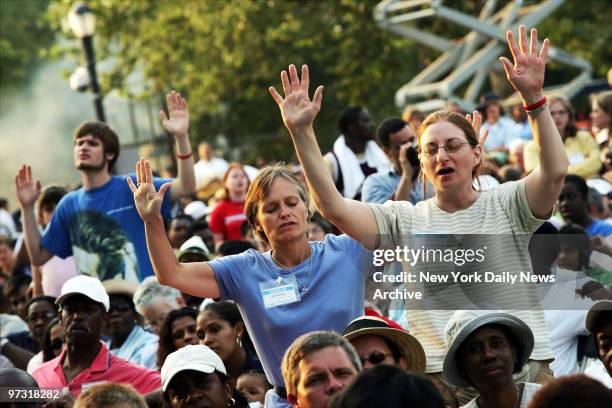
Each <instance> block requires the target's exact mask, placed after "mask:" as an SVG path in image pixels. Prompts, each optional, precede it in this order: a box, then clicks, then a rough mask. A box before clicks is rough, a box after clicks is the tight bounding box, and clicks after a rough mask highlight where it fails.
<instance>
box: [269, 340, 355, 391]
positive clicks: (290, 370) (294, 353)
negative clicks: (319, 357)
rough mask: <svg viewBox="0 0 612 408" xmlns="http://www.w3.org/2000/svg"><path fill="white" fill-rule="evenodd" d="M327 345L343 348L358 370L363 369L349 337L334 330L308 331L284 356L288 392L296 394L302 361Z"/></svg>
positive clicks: (284, 372)
mask: <svg viewBox="0 0 612 408" xmlns="http://www.w3.org/2000/svg"><path fill="white" fill-rule="evenodd" d="M326 347H340V348H342V349H343V350H344V351H345V352H346V354H347V356H348V357H349V359H350V360H351V363H353V367H355V369H356V370H357V371H358V372H359V371H361V369H362V367H361V360H360V359H359V355H358V354H357V351H356V350H355V348H354V347H353V345H352V344H351V343H349V341H348V340H347V339H345V338H344V337H342V336H340V335H339V334H338V333H335V332H332V331H315V332H310V333H306V334H304V335H302V336H300V337H298V338H297V339H295V340H294V342H293V343H291V345H290V346H289V348H288V349H287V351H286V352H285V356H284V357H283V362H282V365H281V370H282V373H283V379H284V380H285V387H286V388H287V394H292V395H296V389H297V385H298V383H299V382H300V372H299V370H297V368H298V366H299V364H300V361H302V360H303V359H304V358H306V357H307V356H309V355H310V354H312V353H314V352H316V351H319V350H321V349H324V348H326Z"/></svg>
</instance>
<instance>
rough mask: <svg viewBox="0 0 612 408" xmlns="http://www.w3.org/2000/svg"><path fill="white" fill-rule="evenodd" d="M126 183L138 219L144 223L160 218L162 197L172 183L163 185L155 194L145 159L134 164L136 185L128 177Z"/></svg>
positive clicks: (148, 164)
mask: <svg viewBox="0 0 612 408" xmlns="http://www.w3.org/2000/svg"><path fill="white" fill-rule="evenodd" d="M127 182H128V185H129V186H130V190H132V193H133V194H134V204H135V205H136V210H137V211H138V214H139V215H140V218H142V220H143V221H145V222H151V221H154V220H155V219H157V218H158V217H160V215H161V207H162V204H163V202H164V195H165V194H166V191H168V188H170V185H171V184H172V183H171V182H168V183H165V184H163V185H162V186H161V187H160V188H159V191H157V192H156V191H155V185H154V184H153V171H152V170H151V164H150V163H149V161H148V160H145V159H140V160H138V162H137V163H136V183H137V184H136V185H135V184H134V182H133V181H132V179H131V178H130V177H128V179H127Z"/></svg>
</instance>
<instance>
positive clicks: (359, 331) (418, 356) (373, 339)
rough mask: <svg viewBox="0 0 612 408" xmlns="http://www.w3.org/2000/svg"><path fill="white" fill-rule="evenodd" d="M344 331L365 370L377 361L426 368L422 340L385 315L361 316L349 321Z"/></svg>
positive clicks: (418, 370) (421, 369)
mask: <svg viewBox="0 0 612 408" xmlns="http://www.w3.org/2000/svg"><path fill="white" fill-rule="evenodd" d="M342 335H343V336H344V338H345V339H347V340H348V341H350V342H351V344H352V345H353V347H355V350H357V354H359V359H360V360H361V364H362V365H363V369H364V370H367V369H368V368H372V367H374V366H376V365H378V364H389V365H394V366H398V367H400V368H403V369H406V370H409V371H415V372H418V373H424V372H425V351H424V350H423V346H421V343H419V341H418V340H417V339H416V338H414V337H413V336H412V335H410V334H409V333H407V332H405V331H402V330H398V329H395V328H393V327H391V326H390V325H389V323H387V322H385V321H384V320H382V319H379V318H377V317H373V316H362V317H358V318H357V319H355V320H353V321H352V322H351V323H349V325H348V326H347V327H346V329H345V330H344V333H343V334H342Z"/></svg>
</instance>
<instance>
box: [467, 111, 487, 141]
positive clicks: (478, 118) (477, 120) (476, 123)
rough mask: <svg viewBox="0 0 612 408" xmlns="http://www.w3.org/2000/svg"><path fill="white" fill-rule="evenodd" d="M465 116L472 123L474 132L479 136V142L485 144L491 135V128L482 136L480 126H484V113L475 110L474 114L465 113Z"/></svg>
mask: <svg viewBox="0 0 612 408" xmlns="http://www.w3.org/2000/svg"><path fill="white" fill-rule="evenodd" d="M465 118H466V119H467V121H468V122H470V123H471V124H472V128H474V132H475V133H476V137H478V138H479V139H478V144H479V145H481V146H484V142H485V141H486V140H487V137H489V129H485V131H484V133H483V134H482V136H480V127H481V126H482V115H481V114H480V112H478V111H474V114H473V116H472V115H470V114H469V113H468V114H467V115H465Z"/></svg>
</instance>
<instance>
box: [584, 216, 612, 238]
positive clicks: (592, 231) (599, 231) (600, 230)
mask: <svg viewBox="0 0 612 408" xmlns="http://www.w3.org/2000/svg"><path fill="white" fill-rule="evenodd" d="M586 231H587V234H589V237H594V236H595V235H600V236H602V237H607V236H608V235H610V234H612V225H611V224H608V223H605V222H603V221H602V220H593V223H592V224H591V225H589V226H588V227H587V229H586Z"/></svg>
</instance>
